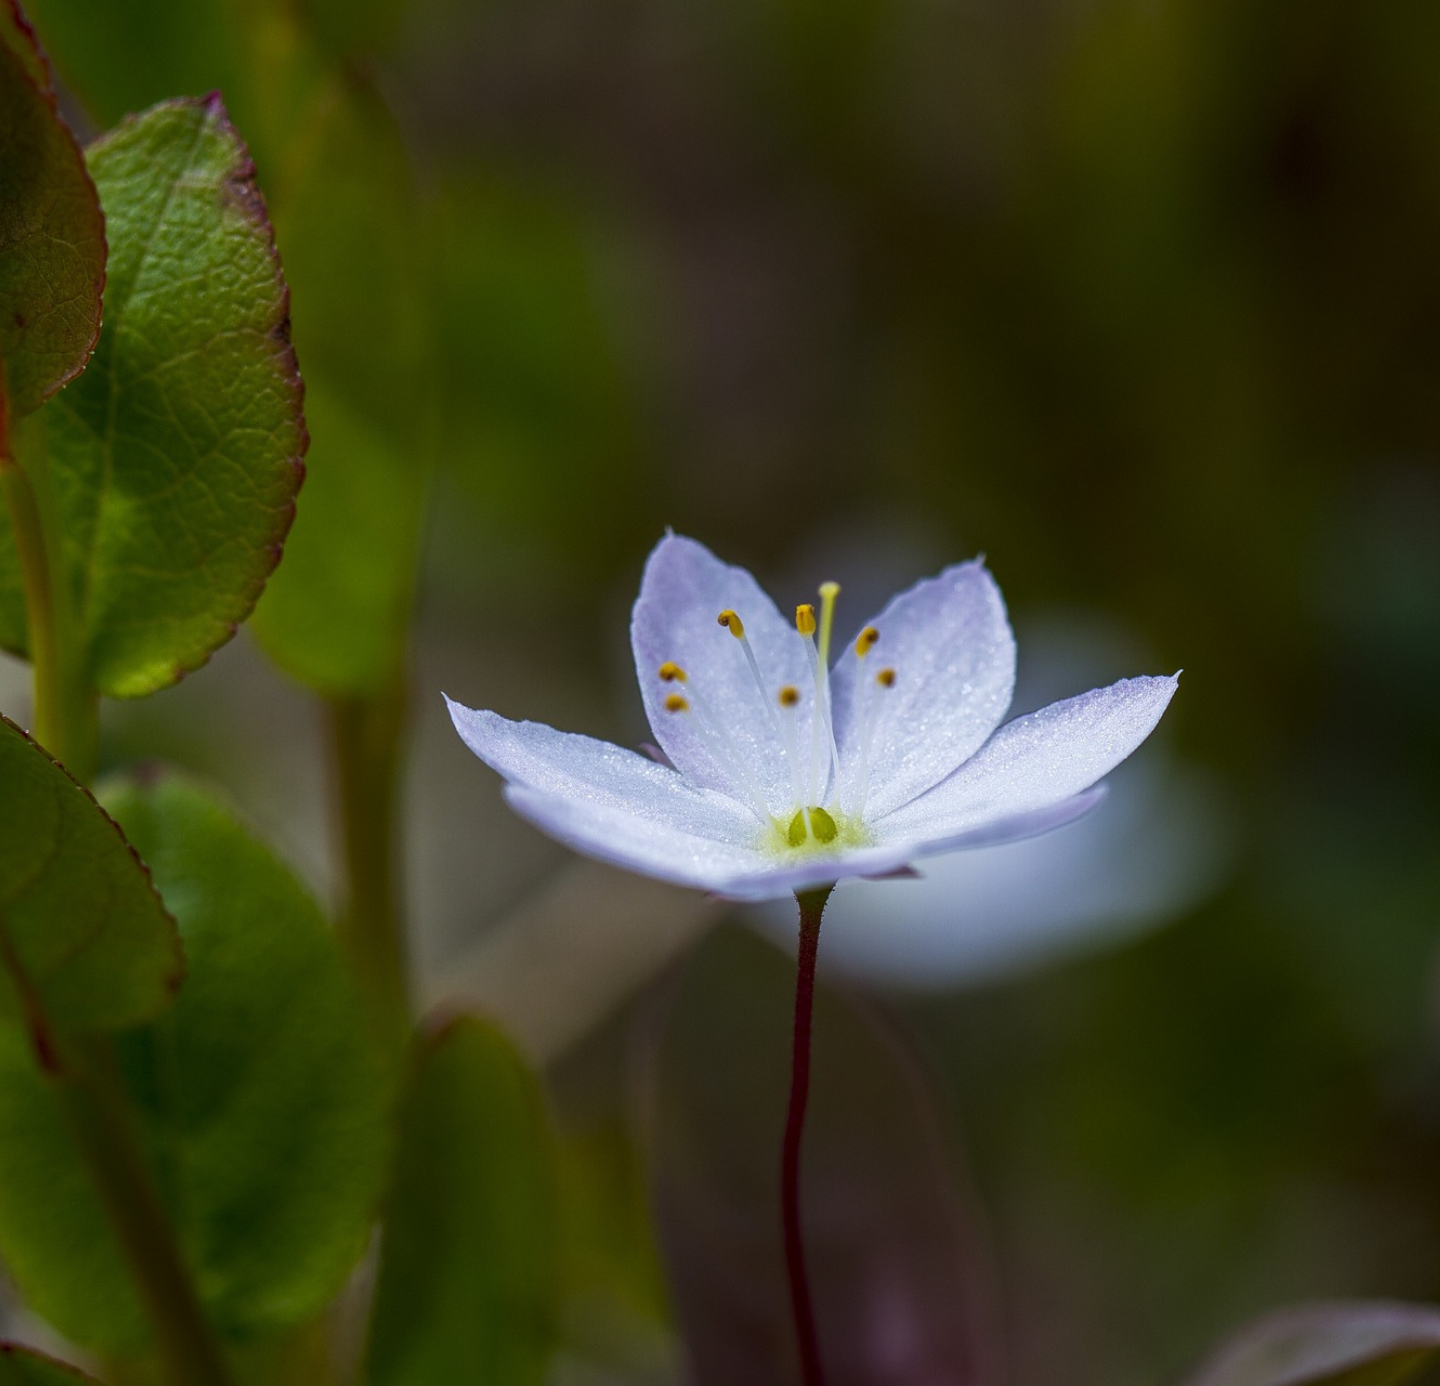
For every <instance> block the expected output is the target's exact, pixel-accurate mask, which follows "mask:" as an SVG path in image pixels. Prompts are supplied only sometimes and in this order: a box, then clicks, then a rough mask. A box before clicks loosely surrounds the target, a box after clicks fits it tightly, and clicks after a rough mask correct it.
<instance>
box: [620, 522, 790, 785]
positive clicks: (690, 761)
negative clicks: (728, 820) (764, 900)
mask: <svg viewBox="0 0 1440 1386" xmlns="http://www.w3.org/2000/svg"><path fill="white" fill-rule="evenodd" d="M727 608H729V609H733V610H734V611H736V612H738V613H739V615H740V618H741V620H742V621H743V622H744V624H745V634H746V637H747V638H748V639H749V641H750V645H751V648H752V649H753V650H754V652H755V657H756V663H757V664H758V665H759V668H760V672H761V675H762V678H763V680H764V686H765V693H764V694H763V695H762V693H761V691H760V689H759V688H757V687H756V684H755V679H754V676H753V675H752V674H751V672H750V666H749V663H748V661H747V660H746V658H745V652H744V650H743V649H742V648H741V645H740V642H739V641H738V640H736V639H735V637H734V636H733V635H731V634H730V632H729V631H728V630H726V629H725V628H724V627H723V626H721V625H719V624H718V623H717V621H716V617H717V616H719V614H720V613H721V612H722V611H724V610H726V609H727ZM630 641H631V645H632V647H633V649H634V652H635V672H636V674H637V676H638V677H639V680H640V694H641V697H642V698H644V700H645V712H646V715H647V716H648V717H649V719H650V725H651V727H652V728H653V729H654V732H655V739H656V740H657V741H658V742H659V743H660V745H661V748H662V749H663V750H664V752H665V754H666V755H667V756H669V757H670V759H671V761H672V762H673V763H674V764H675V766H676V768H677V769H679V770H680V771H681V772H682V773H684V775H685V776H686V777H687V778H688V779H690V780H693V781H694V782H695V783H697V784H700V785H704V786H705V787H706V788H709V789H715V790H720V791H722V792H724V793H727V794H732V795H734V796H735V797H737V798H739V797H746V798H747V799H748V798H749V797H752V796H749V795H748V794H747V790H746V786H745V784H744V783H743V780H744V778H745V777H746V776H747V775H748V777H749V778H750V780H751V782H752V783H753V784H754V785H755V786H756V787H757V788H758V790H759V792H760V793H761V795H762V796H763V798H764V799H765V801H766V803H767V804H768V805H769V807H770V808H772V809H773V810H775V811H776V812H780V811H782V810H783V809H784V808H786V807H793V802H794V796H793V794H792V792H791V787H790V770H789V767H788V763H787V762H786V760H785V756H784V747H783V745H782V743H781V741H780V739H779V737H778V736H777V735H776V732H775V730H774V725H775V724H774V717H775V716H776V715H777V714H778V711H779V709H778V707H777V706H776V702H775V699H776V695H777V694H778V692H779V690H780V688H781V687H782V685H784V684H793V685H795V687H797V688H798V689H800V691H801V702H800V705H799V706H798V707H797V708H796V709H795V710H794V711H793V712H792V713H791V714H790V715H791V716H792V717H794V718H795V719H796V726H797V728H799V729H800V730H801V732H802V734H803V738H804V745H805V747H806V749H807V757H806V765H807V766H808V764H809V761H808V747H809V739H808V729H809V727H810V708H811V692H810V690H811V687H812V685H813V678H812V676H811V674H810V672H809V664H808V660H807V656H806V653H805V646H804V643H803V642H802V640H801V639H800V636H799V635H797V634H796V632H795V627H794V625H793V624H792V623H791V622H790V621H789V620H787V619H786V618H785V617H783V616H782V615H781V614H780V612H779V611H777V610H776V608H775V603H774V602H772V601H771V600H770V598H769V597H767V596H766V595H765V593H764V592H762V591H761V590H760V586H759V584H758V583H756V581H755V579H754V578H753V577H751V576H750V574H749V573H747V572H746V571H745V569H743V568H738V567H733V566H731V565H730V564H728V563H722V562H721V561H720V560H719V559H718V558H716V557H715V555H714V554H712V553H711V552H710V550H709V549H707V548H706V547H705V546H704V545H703V544H698V543H696V542H695V540H693V539H685V538H682V537H680V536H679V535H674V534H671V535H666V537H665V538H664V539H662V540H661V541H660V542H659V544H657V545H656V547H655V549H654V551H653V552H652V553H651V555H650V558H649V560H648V561H647V562H646V564H645V576H644V579H643V580H642V582H641V584H640V596H639V598H638V600H637V601H636V603H635V611H634V615H633V616H632V618H631V622H630ZM667 661H673V662H674V663H676V664H678V665H680V666H681V668H683V669H684V670H685V671H686V673H687V674H688V675H689V679H690V681H689V684H688V685H687V686H686V688H685V689H684V690H681V691H684V692H687V693H689V694H690V695H691V696H692V697H693V698H694V699H695V700H696V701H697V702H699V703H700V704H701V708H702V710H703V712H706V713H708V714H709V716H710V718H711V720H712V721H713V722H715V723H718V724H719V725H720V726H721V727H722V728H723V731H724V734H725V736H726V737H727V738H728V740H729V743H730V746H731V747H733V748H734V749H733V754H732V752H731V751H730V750H729V749H728V748H727V747H726V746H725V745H723V744H717V740H718V739H717V738H716V737H715V736H714V735H713V734H711V733H707V731H706V727H705V717H704V716H703V715H701V713H700V712H697V711H691V712H678V713H677V712H667V711H666V710H665V698H666V695H667V694H670V693H673V692H676V691H677V688H676V686H675V685H673V684H667V683H664V682H662V681H661V679H660V676H659V673H658V670H659V668H660V666H661V665H662V664H664V663H666V662H667ZM737 758H738V760H739V761H740V762H742V764H741V766H740V768H739V769H738V770H737V768H736V764H735V762H736V759H737Z"/></svg>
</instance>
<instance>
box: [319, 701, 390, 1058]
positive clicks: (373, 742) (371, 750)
mask: <svg viewBox="0 0 1440 1386" xmlns="http://www.w3.org/2000/svg"><path fill="white" fill-rule="evenodd" d="M328 710H329V717H330V744H331V752H332V755H333V758H334V774H335V793H336V798H337V800H338V803H337V808H338V818H339V827H340V836H341V843H340V847H341V854H342V857H343V859H344V864H345V903H344V906H343V908H342V910H341V914H340V935H341V941H342V943H343V944H344V946H345V948H346V950H347V951H348V953H349V955H350V959H351V962H352V964H353V965H354V967H355V970H356V973H357V975H358V976H359V978H360V982H361V985H362V986H363V987H364V988H365V990H366V992H367V993H368V995H369V997H370V1000H371V1003H372V1005H373V1007H374V1010H375V1013H376V1015H377V1017H378V1019H379V1021H380V1023H381V1025H382V1026H383V1027H384V1029H385V1030H387V1031H394V1032H395V1033H396V1034H397V1035H398V1034H403V1033H405V1030H406V1028H407V1026H408V1019H409V971H408V964H407V957H406V948H405V932H404V921H403V912H402V909H401V904H400V894H401V886H400V870H399V842H398V837H399V782H400V766H401V758H402V757H401V753H402V750H403V740H404V731H405V689H404V679H403V676H401V675H397V676H396V678H395V679H394V681H393V683H392V685H391V687H390V688H388V689H386V690H384V691H382V692H381V693H378V694H375V695H371V696H365V697H337V698H332V699H330V701H329V705H328Z"/></svg>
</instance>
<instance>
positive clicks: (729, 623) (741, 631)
mask: <svg viewBox="0 0 1440 1386" xmlns="http://www.w3.org/2000/svg"><path fill="white" fill-rule="evenodd" d="M715 619H716V620H717V621H719V622H720V624H721V625H722V626H724V627H725V629H726V630H728V631H729V632H730V634H731V635H733V636H734V637H735V638H736V639H737V640H743V639H744V638H745V623H744V622H743V621H742V620H741V619H740V618H739V616H737V615H736V614H735V613H734V612H733V611H729V610H726V611H722V612H721V613H720V614H719V615H718V616H717V617H716V618H715Z"/></svg>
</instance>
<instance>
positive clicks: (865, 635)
mask: <svg viewBox="0 0 1440 1386" xmlns="http://www.w3.org/2000/svg"><path fill="white" fill-rule="evenodd" d="M879 639H880V632H879V631H878V630H876V629H875V627H874V626H866V627H865V629H864V630H862V631H861V632H860V638H859V639H858V640H856V642H855V658H856V659H864V658H865V656H866V655H868V654H869V653H870V651H871V650H873V649H874V648H875V642H876V641H877V640H879Z"/></svg>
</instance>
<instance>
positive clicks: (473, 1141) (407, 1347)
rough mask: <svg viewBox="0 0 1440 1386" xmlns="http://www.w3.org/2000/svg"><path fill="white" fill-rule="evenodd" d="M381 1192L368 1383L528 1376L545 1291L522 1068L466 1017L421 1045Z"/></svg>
mask: <svg viewBox="0 0 1440 1386" xmlns="http://www.w3.org/2000/svg"><path fill="white" fill-rule="evenodd" d="M400 1132H401V1135H400V1148H399V1151H398V1153H397V1159H396V1166H395V1173H394V1179H393V1183H392V1186H391V1189H390V1194H389V1197H388V1199H387V1201H386V1211H385V1237H384V1244H383V1253H382V1257H381V1262H380V1284H379V1289H378V1291H377V1294H376V1302H375V1312H374V1317H373V1319H372V1324H371V1340H370V1348H369V1357H368V1363H367V1367H366V1377H365V1380H366V1382H367V1383H368V1386H432V1383H436V1382H446V1383H450V1384H451V1386H466V1384H467V1383H470V1382H475V1383H477V1386H478V1383H485V1382H504V1383H506V1386H526V1383H531V1382H540V1381H542V1380H543V1379H544V1376H545V1364H546V1359H547V1356H548V1352H549V1347H550V1343H551V1337H552V1334H551V1317H552V1308H553V1303H554V1295H555V1279H554V1243H553V1238H554V1231H553V1223H552V1216H553V1214H552V1203H553V1196H554V1195H553V1185H552V1158H551V1147H550V1140H549V1133H548V1127H547V1124H546V1121H545V1117H544V1112H543V1108H542V1104H541V1099H540V1093H539V1089H538V1086H537V1084H536V1081H535V1078H534V1076H533V1075H532V1074H531V1073H530V1071H529V1070H528V1069H527V1068H526V1066H525V1064H524V1063H523V1062H522V1060H521V1059H520V1058H519V1056H518V1055H517V1054H516V1052H515V1050H514V1049H513V1048H512V1047H511V1045H510V1043H509V1042H508V1041H507V1040H506V1039H505V1038H504V1036H503V1035H501V1034H500V1032H499V1031H498V1030H495V1029H494V1028H492V1027H491V1026H489V1025H485V1024H482V1023H481V1022H479V1021H477V1020H470V1019H462V1020H456V1021H454V1022H452V1023H451V1024H450V1025H448V1026H446V1027H445V1028H444V1029H443V1030H441V1031H440V1032H439V1033H438V1034H436V1035H434V1036H432V1037H430V1038H428V1039H426V1040H424V1041H422V1043H421V1045H420V1048H419V1054H418V1058H417V1061H416V1064H415V1068H414V1071H413V1073H412V1075H411V1078H410V1083H409V1088H408V1090H407V1092H406V1094H405V1098H404V1101H403V1103H402V1106H401V1122H400Z"/></svg>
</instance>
